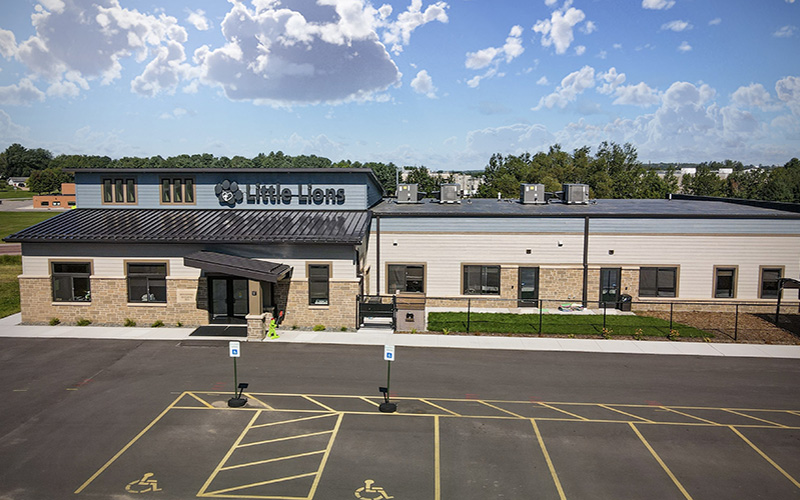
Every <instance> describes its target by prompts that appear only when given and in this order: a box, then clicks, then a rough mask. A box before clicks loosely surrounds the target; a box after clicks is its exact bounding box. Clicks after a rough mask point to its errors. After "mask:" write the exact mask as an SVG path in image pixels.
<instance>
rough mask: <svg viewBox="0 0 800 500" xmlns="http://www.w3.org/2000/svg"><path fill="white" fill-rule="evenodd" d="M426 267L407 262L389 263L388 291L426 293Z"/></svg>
mask: <svg viewBox="0 0 800 500" xmlns="http://www.w3.org/2000/svg"><path fill="white" fill-rule="evenodd" d="M424 277H425V267H423V266H411V265H405V264H389V283H388V284H387V290H386V293H388V294H389V295H392V294H395V293H398V292H400V293H404V292H405V293H424V292H425V279H424Z"/></svg>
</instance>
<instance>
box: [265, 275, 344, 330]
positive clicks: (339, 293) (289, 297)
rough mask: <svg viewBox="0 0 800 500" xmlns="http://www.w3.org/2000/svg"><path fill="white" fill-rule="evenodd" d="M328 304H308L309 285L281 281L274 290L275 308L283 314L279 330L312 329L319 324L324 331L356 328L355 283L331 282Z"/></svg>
mask: <svg viewBox="0 0 800 500" xmlns="http://www.w3.org/2000/svg"><path fill="white" fill-rule="evenodd" d="M329 293H330V304H329V305H327V306H312V305H309V304H308V282H307V281H304V280H302V281H301V280H298V281H288V280H284V281H282V282H280V283H278V285H277V286H276V288H275V299H276V302H277V304H278V309H279V310H282V311H286V313H285V316H284V319H283V324H282V325H281V327H282V328H291V327H295V326H296V327H298V328H313V327H314V326H317V325H322V326H324V327H325V329H326V330H336V331H338V330H340V329H341V328H342V327H346V328H348V329H354V328H356V321H357V320H356V297H357V296H358V282H356V281H353V282H349V281H348V282H342V281H331V282H330V283H329Z"/></svg>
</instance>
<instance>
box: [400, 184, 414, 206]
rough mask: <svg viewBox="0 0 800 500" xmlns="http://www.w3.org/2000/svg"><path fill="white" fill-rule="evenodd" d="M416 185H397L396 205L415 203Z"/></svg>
mask: <svg viewBox="0 0 800 500" xmlns="http://www.w3.org/2000/svg"><path fill="white" fill-rule="evenodd" d="M417 201H419V200H418V199H417V185H416V184H399V185H398V186H397V203H417Z"/></svg>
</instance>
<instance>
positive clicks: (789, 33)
mask: <svg viewBox="0 0 800 500" xmlns="http://www.w3.org/2000/svg"><path fill="white" fill-rule="evenodd" d="M796 31H797V26H792V25H786V26H783V27H781V28H778V30H777V31H775V33H773V34H772V36H774V37H776V38H791V37H793V36H794V34H795V32H796Z"/></svg>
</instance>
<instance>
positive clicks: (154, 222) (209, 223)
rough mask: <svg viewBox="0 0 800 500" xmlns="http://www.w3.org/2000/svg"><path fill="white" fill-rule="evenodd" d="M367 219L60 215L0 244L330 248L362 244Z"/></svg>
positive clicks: (246, 213) (339, 215) (196, 213)
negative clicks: (291, 245) (295, 245)
mask: <svg viewBox="0 0 800 500" xmlns="http://www.w3.org/2000/svg"><path fill="white" fill-rule="evenodd" d="M369 222H370V213H369V212H368V211H366V210H362V211H344V210H331V211H317V210H219V209H214V210H180V209H178V210H176V209H158V210H137V209H124V210H123V209H103V208H88V209H76V210H70V211H68V212H64V213H62V214H60V215H57V216H55V217H52V218H50V219H47V220H45V221H43V222H40V223H39V224H36V225H35V226H31V227H29V228H27V229H23V230H22V231H19V232H16V233H14V234H12V235H11V236H8V237H7V238H5V241H9V242H21V243H33V242H39V243H42V242H79V243H98V242H115V243H218V242H227V243H310V244H317V243H333V244H342V245H357V244H360V243H361V242H363V241H364V237H365V235H366V232H367V228H368V227H369Z"/></svg>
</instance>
